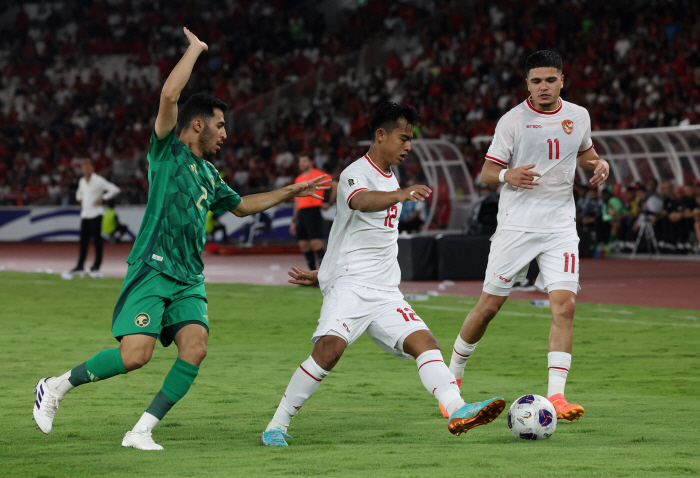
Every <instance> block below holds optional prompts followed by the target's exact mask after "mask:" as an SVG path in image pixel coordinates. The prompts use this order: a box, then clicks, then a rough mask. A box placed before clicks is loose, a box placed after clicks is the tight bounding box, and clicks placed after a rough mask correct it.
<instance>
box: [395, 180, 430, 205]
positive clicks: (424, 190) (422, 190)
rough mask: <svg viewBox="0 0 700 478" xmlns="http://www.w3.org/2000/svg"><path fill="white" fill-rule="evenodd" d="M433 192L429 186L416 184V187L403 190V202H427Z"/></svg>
mask: <svg viewBox="0 0 700 478" xmlns="http://www.w3.org/2000/svg"><path fill="white" fill-rule="evenodd" d="M432 192H433V190H432V189H430V188H429V187H428V186H423V185H422V184H416V185H415V186H411V187H408V188H406V189H402V190H401V195H400V196H401V202H406V201H413V202H418V201H425V200H426V199H427V198H428V196H430V194H431V193H432Z"/></svg>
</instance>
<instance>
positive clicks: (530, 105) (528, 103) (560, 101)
mask: <svg viewBox="0 0 700 478" xmlns="http://www.w3.org/2000/svg"><path fill="white" fill-rule="evenodd" d="M530 98H532V96H531V97H530ZM530 98H528V99H527V100H525V102H526V103H527V105H528V106H529V107H530V109H531V110H532V111H534V112H535V113H539V114H541V115H553V114H556V113H559V112H560V111H561V108H562V106H564V102H563V101H562V100H561V98H557V100H558V101H559V108H557V109H555V110H554V111H542V110H538V109H537V108H535V107H534V106H533V105H532V102H531V101H530Z"/></svg>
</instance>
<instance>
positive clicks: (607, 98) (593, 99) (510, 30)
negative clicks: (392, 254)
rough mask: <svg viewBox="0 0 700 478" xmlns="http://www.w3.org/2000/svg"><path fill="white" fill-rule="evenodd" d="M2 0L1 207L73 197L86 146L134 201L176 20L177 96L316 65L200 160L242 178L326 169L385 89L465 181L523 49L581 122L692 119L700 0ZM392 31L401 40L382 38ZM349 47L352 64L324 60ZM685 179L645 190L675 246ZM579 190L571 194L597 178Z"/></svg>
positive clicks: (698, 93)
mask: <svg viewBox="0 0 700 478" xmlns="http://www.w3.org/2000/svg"><path fill="white" fill-rule="evenodd" d="M10 5H14V6H10V7H8V10H7V11H6V12H5V13H8V12H12V13H13V15H14V21H11V22H9V23H6V24H5V25H4V26H3V27H2V31H3V32H4V33H6V34H5V35H2V37H0V204H4V205H27V204H64V205H67V204H73V203H74V202H75V189H76V188H77V184H78V179H79V159H80V158H85V157H88V158H91V159H92V160H93V162H94V165H95V170H96V172H98V173H99V174H101V175H103V176H105V177H106V178H107V179H109V180H111V181H112V182H114V183H116V184H118V185H119V186H120V187H121V188H122V191H123V192H122V194H121V195H120V196H119V198H118V202H120V203H122V204H143V203H145V201H146V198H147V191H148V181H147V164H146V161H145V152H146V150H147V144H148V141H149V137H150V132H151V129H152V126H153V122H154V120H155V115H156V113H157V100H158V94H159V89H158V88H159V86H158V85H161V84H162V83H163V82H164V80H165V75H167V73H168V72H169V71H170V70H171V69H172V67H173V65H174V63H175V62H176V60H177V58H178V57H179V55H180V54H181V49H180V48H178V45H180V42H181V38H180V30H179V28H180V27H181V25H183V24H187V26H188V27H189V28H190V29H192V30H193V31H195V32H197V33H199V34H200V35H201V37H202V39H203V40H204V41H206V42H207V43H208V44H209V51H208V53H207V54H206V55H205V56H204V58H203V59H202V60H200V62H199V63H198V66H197V68H196V71H195V73H194V74H193V77H192V80H191V82H190V84H189V85H188V87H187V88H186V90H185V91H184V92H183V95H182V97H183V98H187V97H188V96H189V95H190V94H191V93H194V92H197V91H209V92H211V93H213V94H214V95H216V96H217V97H219V98H221V99H222V100H224V101H225V102H227V104H229V105H230V106H231V108H232V111H233V114H234V115H235V114H236V111H237V108H242V107H244V106H245V105H249V104H250V103H251V102H255V101H256V98H259V97H260V95H263V94H264V93H266V92H268V91H270V90H272V89H274V88H277V87H281V86H284V85H292V84H295V82H297V81H298V80H300V79H302V78H305V77H307V76H308V75H312V74H313V72H315V71H317V70H319V69H321V68H326V69H327V70H328V71H331V74H329V75H324V77H323V81H322V82H320V84H319V85H317V87H315V88H314V89H313V91H311V92H310V93H309V94H310V95H312V98H311V101H310V105H312V107H311V108H308V111H304V112H302V113H299V112H298V111H292V110H291V109H290V110H289V111H285V110H284V109H282V110H280V111H278V112H277V114H276V115H275V116H274V118H271V119H268V120H267V121H265V122H264V125H263V127H262V128H261V129H254V128H253V127H252V125H251V126H250V127H245V126H243V127H241V126H240V124H239V123H237V125H238V127H237V128H235V129H233V130H232V129H229V136H228V139H227V142H226V144H225V146H224V147H223V148H222V151H221V153H220V155H219V156H218V157H217V158H215V160H214V163H215V165H216V166H217V168H218V169H219V171H220V172H221V173H222V175H223V177H224V179H225V180H226V181H227V182H228V183H229V184H230V185H231V186H232V187H233V188H234V189H236V190H238V191H240V192H241V193H250V192H255V191H259V190H266V189H269V188H273V187H280V186H283V185H285V184H287V183H289V182H292V181H293V179H294V177H295V175H296V174H297V173H298V171H297V169H296V161H295V157H296V154H298V153H299V152H301V151H309V152H312V154H313V156H314V160H315V162H316V165H317V167H318V168H319V169H323V170H326V171H328V172H331V173H333V174H335V175H337V174H339V172H340V171H341V170H342V168H343V167H345V166H346V165H347V164H348V163H349V162H350V161H352V160H353V159H355V158H357V157H359V156H360V155H361V154H362V153H363V152H364V148H363V147H360V146H358V141H361V140H364V139H366V136H367V134H366V132H367V129H368V124H369V119H370V118H371V112H372V108H373V106H374V105H376V104H377V103H378V102H380V101H383V100H392V101H395V102H406V103H410V104H412V105H415V106H416V107H417V108H418V110H419V112H420V114H421V118H422V123H423V124H422V125H421V126H420V127H418V128H417V129H416V136H417V137H422V138H444V139H448V140H451V141H453V142H454V143H456V144H457V145H458V146H459V147H460V148H461V150H462V153H463V155H464V157H465V158H466V160H467V162H468V165H469V168H470V171H471V173H472V176H473V177H474V178H477V177H478V174H479V171H480V168H481V164H483V158H484V153H485V148H486V147H487V144H484V143H473V142H472V141H471V139H472V138H473V137H475V136H479V135H489V134H493V132H494V128H495V125H496V122H497V121H498V119H499V118H500V116H501V115H502V114H504V113H505V112H506V111H508V110H509V109H510V108H512V107H513V106H514V105H516V104H517V103H519V102H520V101H522V100H524V98H525V95H526V90H525V88H524V85H523V83H524V82H523V78H522V65H523V64H524V59H525V57H526V56H527V55H528V54H529V53H531V52H532V51H535V50H538V49H551V50H555V51H557V52H559V53H560V54H561V56H562V58H563V60H564V64H565V71H564V73H565V77H566V83H565V90H564V98H565V99H566V100H569V101H572V102H574V103H577V104H580V105H582V106H585V107H586V108H587V109H588V110H589V112H590V115H591V119H592V123H593V129H626V128H640V127H654V126H674V125H686V124H696V123H698V122H700V120H699V118H698V115H700V52H698V45H699V44H700V22H698V19H699V18H700V11H699V10H700V6H699V5H698V4H697V3H696V2H692V1H678V2H635V1H632V2H630V4H629V5H626V6H619V5H615V4H614V2H565V3H564V4H559V3H558V2H536V3H525V2H517V1H514V0H495V1H486V0H474V1H471V2H463V1H458V0H451V1H450V0H432V1H428V0H414V1H404V2H391V1H388V0H369V1H367V2H366V4H365V5H364V6H361V7H358V8H356V9H353V10H349V11H345V12H342V13H341V14H338V15H337V16H336V17H335V18H336V21H334V22H329V21H328V19H327V17H325V16H324V15H323V14H322V13H321V12H319V10H318V9H317V8H315V6H316V4H315V2H308V1H307V2H303V1H299V0H296V1H295V0H239V1H228V2H214V1H213V0H203V1H199V2H197V4H196V5H197V8H196V9H193V8H192V7H191V6H189V7H188V5H189V4H188V3H186V2H185V3H173V4H168V5H167V7H166V6H165V5H164V4H162V3H161V4H158V2H146V1H140V0H127V1H124V2H120V3H115V2H108V1H102V2H100V1H94V2H90V4H89V6H88V7H85V6H84V5H83V4H78V3H70V2H68V3H66V4H65V5H63V6H61V7H57V6H55V5H58V4H55V5H54V4H52V3H51V2H49V3H47V4H45V5H44V7H41V8H40V7H37V8H34V9H32V8H29V7H25V6H24V3H23V2H14V3H12V2H10ZM13 8H14V10H13ZM214 12H216V13H214ZM9 33H11V34H9ZM392 38H401V42H402V43H401V45H400V46H399V47H396V45H394V47H393V49H391V48H388V46H387V45H389V44H390V43H391V41H390V40H391V39H392ZM368 44H370V45H372V47H373V48H374V47H376V48H377V50H381V51H384V52H385V53H386V54H384V55H375V57H376V58H380V59H381V60H376V61H374V63H373V62H372V60H371V59H369V60H368V58H369V57H368V56H367V55H357V52H358V51H359V50H362V48H363V45H368ZM385 46H387V49H385V50H382V48H384V47H385ZM391 51H394V53H391ZM353 55H355V56H358V61H357V62H355V63H356V65H355V66H347V63H348V62H339V61H338V59H340V58H346V59H347V58H348V57H349V58H355V57H354V56H353ZM360 63H361V64H362V68H360V67H359V66H358V65H359V64H360ZM331 66H332V68H329V67H331ZM362 72H364V73H362ZM647 179H651V178H647ZM664 184H666V183H664ZM640 186H641V185H637V186H635V187H637V188H639V187H640ZM661 186H663V184H662V185H661ZM661 186H660V187H661ZM645 188H646V189H647V190H649V191H648V194H651V195H652V196H653V195H654V194H655V193H654V192H653V191H651V188H649V187H645ZM653 189H654V190H656V188H653ZM638 191H639V189H634V187H633V185H617V186H615V187H614V189H613V191H612V192H611V193H610V194H611V195H612V196H611V197H615V198H617V200H618V201H619V202H621V203H622V204H623V205H624V207H625V208H626V209H620V208H618V209H616V210H615V212H614V214H610V215H608V214H606V213H605V211H606V210H607V209H609V207H601V208H600V210H601V213H600V217H599V219H596V221H595V224H596V226H595V230H596V239H595V241H596V242H607V240H608V239H610V238H612V239H613V242H615V241H618V243H617V244H622V245H624V244H625V243H626V242H629V241H630V240H633V239H631V237H632V236H633V235H634V234H633V233H634V227H635V226H634V221H633V218H634V217H635V213H636V212H637V210H638V204H637V199H636V198H637V192H638ZM697 193H698V188H697V186H695V187H694V186H686V187H683V188H678V187H677V185H674V184H670V186H669V185H666V186H663V190H661V189H659V191H658V194H659V196H660V197H662V198H668V201H666V200H665V199H664V204H663V210H664V211H666V214H665V215H664V216H663V217H659V218H658V219H657V220H655V227H662V225H664V224H669V226H668V227H666V226H663V228H664V230H666V229H668V230H673V231H674V232H672V233H671V232H668V233H666V232H663V231H661V230H660V231H659V236H660V237H663V238H664V239H663V240H662V242H664V243H665V244H672V245H673V246H674V247H676V249H678V247H677V246H678V244H683V250H687V248H686V247H685V244H686V242H689V241H690V240H691V239H690V237H691V236H692V235H693V234H692V233H693V231H695V235H696V236H697V229H698V214H697V205H696V206H695V212H692V214H691V212H688V211H690V210H691V209H692V207H691V206H692V201H696V202H697V201H698V199H697ZM580 194H581V196H582V201H584V200H585V199H586V198H588V197H589V196H591V195H594V194H597V193H594V192H590V191H580ZM639 195H641V193H639ZM600 201H605V200H604V199H603V198H600V200H599V205H600ZM590 202H591V203H592V202H593V201H592V200H591V201H590ZM613 203H617V201H613ZM606 204H609V202H606ZM678 204H681V205H682V209H679V207H681V206H678ZM625 210H626V211H627V212H625V213H622V212H620V211H625ZM676 213H678V214H680V215H681V216H682V219H676V218H677V217H678V214H676ZM587 214H588V213H587ZM658 214H661V212H659V213H658ZM437 216H439V215H437ZM593 216H595V215H593ZM593 216H590V215H589V216H585V217H582V219H581V221H583V220H584V219H586V220H588V219H587V218H589V217H593ZM595 217H598V216H595ZM691 222H692V223H693V224H692V227H691V226H690V224H691ZM677 224H682V226H681V225H677ZM442 225H443V224H435V226H436V227H440V226H442ZM587 226H590V225H589V224H587ZM590 227H593V226H590ZM606 228H609V229H611V232H606V231H607V229H606ZM686 231H690V232H689V233H688V235H687V236H688V237H687V238H686ZM616 247H617V246H616Z"/></svg>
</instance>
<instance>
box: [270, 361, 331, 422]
mask: <svg viewBox="0 0 700 478" xmlns="http://www.w3.org/2000/svg"><path fill="white" fill-rule="evenodd" d="M328 374H329V372H327V371H326V370H323V369H322V368H321V367H319V366H318V364H317V363H316V361H315V360H314V359H313V358H312V357H310V356H309V358H307V359H306V360H305V361H304V363H302V364H301V365H299V368H298V369H297V370H296V372H294V375H292V379H291V380H290V381H289V385H287V390H285V391H284V397H282V401H281V402H280V405H279V407H277V411H276V412H275V416H274V417H273V418H272V421H271V422H270V423H269V424H268V426H267V428H266V429H265V431H268V430H272V429H273V428H281V429H282V430H284V431H287V427H288V426H289V423H290V422H291V421H292V418H294V415H296V414H297V413H298V412H299V409H300V408H301V407H302V405H304V403H306V401H307V400H308V399H309V398H310V397H311V395H313V394H314V392H316V389H318V386H319V385H320V384H321V380H323V378H324V377H326V376H327V375H328Z"/></svg>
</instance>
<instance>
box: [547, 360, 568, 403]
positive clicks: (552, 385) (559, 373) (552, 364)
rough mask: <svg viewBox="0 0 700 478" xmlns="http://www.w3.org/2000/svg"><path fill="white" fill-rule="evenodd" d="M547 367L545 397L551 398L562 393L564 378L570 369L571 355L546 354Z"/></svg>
mask: <svg viewBox="0 0 700 478" xmlns="http://www.w3.org/2000/svg"><path fill="white" fill-rule="evenodd" d="M547 362H548V367H549V388H548V389H547V396H548V397H551V396H552V395H556V394H557V393H562V394H563V393H564V387H565V386H566V376H567V375H569V369H570V368H571V354H567V353H566V352H549V353H548V354H547Z"/></svg>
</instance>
